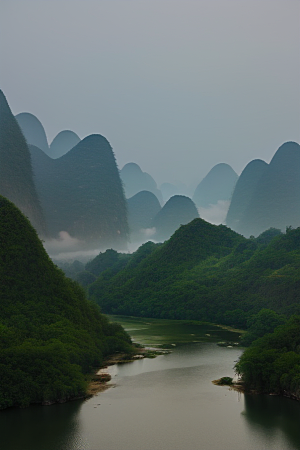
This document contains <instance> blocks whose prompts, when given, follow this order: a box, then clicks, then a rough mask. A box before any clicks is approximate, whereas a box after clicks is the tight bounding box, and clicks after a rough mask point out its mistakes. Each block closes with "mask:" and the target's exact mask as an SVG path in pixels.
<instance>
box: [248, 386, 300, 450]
mask: <svg viewBox="0 0 300 450" xmlns="http://www.w3.org/2000/svg"><path fill="white" fill-rule="evenodd" d="M244 397H245V403H244V404H245V411H243V413H242V414H243V417H244V418H245V419H246V423H247V425H248V427H249V431H250V432H251V433H252V434H253V435H254V436H257V438H258V436H260V439H261V438H262V437H264V438H265V439H267V440H268V442H269V443H270V444H271V443H272V442H275V441H278V439H280V440H281V439H284V440H287V441H288V442H289V444H290V445H291V446H292V447H291V448H293V449H300V426H299V424H300V405H299V402H296V401H294V400H290V399H285V398H282V397H276V396H270V395H247V394H246V395H245V396H244ZM270 448H271V447H270Z"/></svg>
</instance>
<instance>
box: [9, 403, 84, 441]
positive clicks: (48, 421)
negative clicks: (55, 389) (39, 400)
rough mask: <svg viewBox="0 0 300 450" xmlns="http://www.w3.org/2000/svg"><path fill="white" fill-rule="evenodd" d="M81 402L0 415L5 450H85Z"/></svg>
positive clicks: (31, 408)
mask: <svg viewBox="0 0 300 450" xmlns="http://www.w3.org/2000/svg"><path fill="white" fill-rule="evenodd" d="M82 403H83V402H82V401H74V402H70V403H65V404H60V405H59V404H56V405H51V406H32V407H30V408H26V409H9V410H5V411H1V412H0V436H1V447H2V445H4V447H2V448H5V450H56V449H59V450H86V448H87V444H88V443H87V442H86V440H85V442H84V440H83V438H82V433H81V429H80V420H79V412H80V409H81V406H82Z"/></svg>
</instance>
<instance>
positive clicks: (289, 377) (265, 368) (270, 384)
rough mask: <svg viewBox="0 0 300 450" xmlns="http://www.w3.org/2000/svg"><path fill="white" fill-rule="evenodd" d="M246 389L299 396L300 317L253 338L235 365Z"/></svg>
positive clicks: (292, 318)
mask: <svg viewBox="0 0 300 450" xmlns="http://www.w3.org/2000/svg"><path fill="white" fill-rule="evenodd" d="M235 368H236V371H237V373H238V374H240V375H241V376H242V380H243V381H244V383H245V387H246V388H247V389H254V390H256V391H258V392H262V393H274V394H283V395H288V396H291V397H294V398H297V399H298V400H299V399H300V316H293V317H291V318H290V319H289V320H288V321H287V323H285V324H284V325H281V326H279V327H277V328H276V329H275V331H274V332H273V333H270V334H265V335H264V336H263V337H262V338H260V339H258V340H256V341H254V342H253V343H252V345H251V346H250V347H249V348H248V349H246V350H245V352H244V353H243V355H242V356H241V357H240V359H239V361H238V363H237V364H236V366H235Z"/></svg>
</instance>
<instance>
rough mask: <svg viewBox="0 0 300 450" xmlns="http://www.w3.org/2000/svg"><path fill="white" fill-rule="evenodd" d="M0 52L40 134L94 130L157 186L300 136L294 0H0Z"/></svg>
mask: <svg viewBox="0 0 300 450" xmlns="http://www.w3.org/2000/svg"><path fill="white" fill-rule="evenodd" d="M0 61H1V70H0V77H1V78H0V88H1V89H2V90H3V91H4V93H5V95H6V97H7V99H8V102H9V104H10V106H11V108H12V111H13V113H14V114H18V113H20V112H24V111H28V112H31V113H32V114H35V115H36V116H37V117H38V118H39V119H40V120H41V122H42V123H43V125H44V127H45V130H46V133H47V136H48V140H49V142H51V140H52V139H53V138H54V136H55V135H56V134H57V133H58V132H59V131H61V130H63V129H71V130H73V131H75V132H76V133H77V134H78V135H79V136H80V137H81V138H83V137H85V136H87V135H88V134H91V133H100V134H103V135H104V136H105V137H106V138H107V139H108V140H109V141H110V143H111V145H112V147H113V149H114V152H115V155H116V158H117V162H118V165H119V168H120V169H121V168H122V166H123V165H124V164H125V163H127V162H131V161H133V162H136V163H137V164H139V165H140V166H141V168H142V170H143V171H147V172H149V173H150V174H151V175H152V176H153V177H154V178H155V179H156V181H157V182H158V183H159V184H160V183H162V182H165V181H168V182H172V181H173V180H181V181H183V182H185V183H190V182H196V181H197V182H199V181H200V180H201V178H202V177H203V176H204V175H206V173H207V172H208V171H209V170H210V169H211V167H212V166H214V165H215V164H217V163H219V162H225V163H228V164H230V165H231V166H232V167H233V169H234V170H236V171H237V172H238V173H240V172H241V170H242V169H243V168H244V166H245V165H246V164H247V163H248V162H249V161H250V160H252V159H254V158H262V159H264V160H265V161H267V162H269V161H270V159H271V157H272V156H273V154H274V152H275V151H276V150H277V148H278V147H279V146H280V145H281V144H282V143H283V142H285V141H287V140H294V141H297V142H300V1H299V0H198V1H190V0H179V1H177V0H107V1H106V0H105V1H104V0H97V1H89V0H84V1H76V0H75V1H74V0H59V1H53V0H35V1H33V0H19V1H18V0H0Z"/></svg>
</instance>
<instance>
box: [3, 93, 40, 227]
mask: <svg viewBox="0 0 300 450" xmlns="http://www.w3.org/2000/svg"><path fill="white" fill-rule="evenodd" d="M0 194H1V195H3V196H4V197H6V198H9V199H10V200H11V201H12V202H13V203H14V204H15V205H17V206H18V208H20V209H21V211H22V212H23V213H24V214H25V215H26V216H27V217H28V218H29V220H30V221H31V223H32V225H33V226H34V227H35V229H36V230H37V231H38V233H39V234H40V235H43V236H45V234H46V227H45V222H44V217H43V213H42V209H41V205H40V202H39V199H38V196H37V193H36V189H35V185H34V181H33V173H32V167H31V159H30V152H29V149H28V146H27V143H26V140H25V138H24V136H23V134H22V131H21V129H20V127H19V125H18V123H17V121H16V119H15V117H14V116H13V114H12V112H11V110H10V107H9V105H8V103H7V101H6V98H5V96H4V94H3V92H2V91H0Z"/></svg>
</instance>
